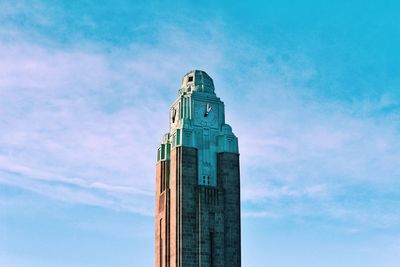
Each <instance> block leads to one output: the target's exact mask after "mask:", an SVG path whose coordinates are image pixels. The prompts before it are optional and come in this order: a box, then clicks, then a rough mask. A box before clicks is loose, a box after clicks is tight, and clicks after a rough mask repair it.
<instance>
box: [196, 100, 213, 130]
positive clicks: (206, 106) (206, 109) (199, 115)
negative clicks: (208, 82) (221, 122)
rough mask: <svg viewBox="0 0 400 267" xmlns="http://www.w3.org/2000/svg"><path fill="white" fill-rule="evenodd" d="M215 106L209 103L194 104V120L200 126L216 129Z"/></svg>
mask: <svg viewBox="0 0 400 267" xmlns="http://www.w3.org/2000/svg"><path fill="white" fill-rule="evenodd" d="M217 112H218V110H217V105H215V104H211V103H201V102H199V103H196V105H195V120H196V122H195V123H196V124H199V125H201V126H208V127H216V126H217V124H218V117H217Z"/></svg>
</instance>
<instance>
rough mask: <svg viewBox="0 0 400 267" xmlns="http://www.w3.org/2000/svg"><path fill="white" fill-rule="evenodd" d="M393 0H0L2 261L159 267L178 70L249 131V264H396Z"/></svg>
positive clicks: (398, 89)
mask: <svg viewBox="0 0 400 267" xmlns="http://www.w3.org/2000/svg"><path fill="white" fill-rule="evenodd" d="M399 8H400V5H399V4H398V3H396V1H380V2H378V1H334V3H332V1H319V2H318V3H317V1H267V2H266V1H259V2H257V1H245V2H243V3H231V2H228V1H205V2H199V1H188V2H185V1H176V2H167V1H146V2H144V3H141V2H137V3H136V2H134V1H123V0H114V1H89V0H87V1H17V0H16V1H5V0H3V1H1V0H0V25H1V27H0V133H1V134H0V266H5V267H28V266H42V267H50V266H51V267H53V266H57V267H63V266H74V267H90V266H96V267H106V266H113V267H114V266H121V267H124V266H153V257H154V255H153V251H154V245H153V236H154V234H153V225H154V223H153V209H154V188H155V185H154V182H155V155H156V153H155V152H156V147H157V145H158V143H159V142H160V141H161V138H162V136H163V134H164V133H165V132H166V131H167V130H168V107H169V105H170V104H171V103H172V101H173V100H174V99H175V97H176V96H177V91H178V88H179V85H180V81H181V78H182V76H183V75H184V74H185V73H187V72H188V71H189V70H192V69H202V70H205V71H207V73H208V74H209V75H210V76H211V77H212V78H213V79H214V83H215V85H216V92H217V94H218V96H220V97H221V98H222V100H223V101H224V102H225V105H226V118H227V122H228V123H229V124H230V125H231V126H232V127H233V129H234V132H235V133H236V135H237V136H238V137H239V145H240V152H241V171H242V173H241V175H242V176H241V179H242V239H243V240H242V258H243V260H242V261H243V266H244V267H253V266H254V267H258V266H261V267H263V266H265V267H312V266H315V267H338V266H340V267H346V266H351V267H357V266H360V267H361V266H362V267H399V266H400V260H399V259H398V255H400V164H399V161H400V78H399V77H400V51H399V49H398V48H399V47H400V27H399V25H400V21H399V18H398V12H397V10H399Z"/></svg>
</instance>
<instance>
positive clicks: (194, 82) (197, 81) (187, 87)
mask: <svg viewBox="0 0 400 267" xmlns="http://www.w3.org/2000/svg"><path fill="white" fill-rule="evenodd" d="M214 90H215V89H214V82H213V80H212V79H211V77H210V76H209V75H208V74H207V73H206V72H205V71H202V70H192V71H190V72H188V73H187V74H186V75H185V76H183V79H182V85H181V89H180V90H179V94H180V95H185V94H191V93H192V92H194V91H196V92H201V93H208V94H213V95H215V92H214Z"/></svg>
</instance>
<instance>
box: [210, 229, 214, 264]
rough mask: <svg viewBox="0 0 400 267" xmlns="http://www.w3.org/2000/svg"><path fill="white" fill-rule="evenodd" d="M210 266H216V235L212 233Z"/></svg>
mask: <svg viewBox="0 0 400 267" xmlns="http://www.w3.org/2000/svg"><path fill="white" fill-rule="evenodd" d="M210 266H211V267H214V266H215V258H214V233H213V232H210Z"/></svg>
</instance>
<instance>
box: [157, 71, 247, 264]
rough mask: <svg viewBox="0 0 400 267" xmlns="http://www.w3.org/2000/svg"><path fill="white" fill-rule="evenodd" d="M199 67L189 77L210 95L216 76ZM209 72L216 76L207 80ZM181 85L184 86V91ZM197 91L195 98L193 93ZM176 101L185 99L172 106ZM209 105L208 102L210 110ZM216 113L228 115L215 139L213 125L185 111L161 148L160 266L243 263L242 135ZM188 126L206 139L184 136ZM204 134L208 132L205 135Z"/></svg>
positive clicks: (158, 186) (188, 128)
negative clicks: (239, 139)
mask: <svg viewBox="0 0 400 267" xmlns="http://www.w3.org/2000/svg"><path fill="white" fill-rule="evenodd" d="M196 72H199V71H193V72H190V73H189V74H187V75H186V76H185V77H184V81H189V80H190V78H188V77H192V81H193V79H194V81H193V82H194V84H196V86H199V88H201V87H202V83H204V84H206V85H207V92H206V94H211V96H213V95H212V94H214V87H213V82H212V80H211V78H209V76H208V75H207V74H205V73H204V72H201V75H203V76H201V75H200V74H197V73H196ZM190 75H192V76H190ZM206 75H207V76H206ZM195 77H196V78H195ZM198 77H200V78H201V79H200V78H198ZM204 77H205V78H206V79H208V78H209V79H210V80H211V81H210V80H207V81H205V78H204ZM185 85H186V84H185ZM203 87H204V86H203ZM182 90H183V89H182V88H181V90H180V92H182ZM186 90H187V88H186ZM193 91H195V90H191V92H192V94H191V95H190V96H189V98H188V100H184V101H186V102H188V103H191V102H193V103H192V104H191V105H189V107H190V106H191V107H194V106H195V105H196V99H198V98H196V97H197V96H196V95H195V94H194V93H193ZM214 95H215V94H214ZM184 96H185V95H184ZM192 96H194V97H193V98H190V97H192ZM200 96H201V95H200ZM186 97H187V96H186ZM193 99H195V100H193ZM213 100H214V101H215V103H217V101H219V102H218V103H219V105H220V106H219V108H218V109H217V111H218V112H222V113H223V112H224V109H223V103H222V102H221V101H220V100H219V99H217V98H216V97H215V96H214V98H213ZM176 103H180V102H179V101H178V102H175V103H174V104H173V105H176ZM208 105H209V104H208V103H207V106H206V108H207V109H209V107H208ZM213 105H214V106H215V104H213ZM178 106H179V107H180V108H181V106H180V105H178ZM206 112H207V111H206ZM208 112H209V111H208ZM188 113H189V115H190V114H191V113H192V114H193V113H194V112H192V111H190V108H189V109H188ZM206 115H208V114H206ZM206 115H204V117H206ZM173 116H176V114H174V115H173ZM197 116H198V115H197ZM215 117H218V118H223V119H222V120H221V121H219V123H218V125H215V126H216V129H215V130H214V133H215V138H211V139H210V140H208V139H207V138H210V135H211V136H212V134H213V133H211V134H210V130H209V129H208V128H210V126H212V125H210V124H209V125H203V126H196V118H195V117H194V116H188V117H187V120H185V116H179V119H181V120H182V121H181V122H180V125H181V126H180V127H179V126H174V125H172V124H176V122H175V119H173V120H172V121H171V131H170V133H168V134H166V135H165V137H164V140H163V142H162V144H161V146H160V147H159V149H158V153H157V166H156V185H157V188H156V212H155V213H156V214H155V215H156V216H155V218H156V219H155V235H156V236H155V240H156V244H155V249H156V253H155V254H156V257H155V266H156V267H178V266H179V267H239V266H241V245H240V242H241V239H240V170H239V153H238V150H237V138H236V137H235V136H234V135H233V133H232V129H231V128H230V126H229V125H227V124H225V122H224V114H216V115H214V118H215ZM185 131H186V132H191V133H193V134H194V136H195V135H196V134H199V133H200V134H201V135H200V137H201V138H198V137H197V138H191V137H189V138H191V140H192V141H191V142H189V141H188V140H184V138H185V137H184V136H183V133H184V132H185ZM204 135H207V136H206V137H205V138H204ZM202 136H203V137H202ZM196 140H197V141H196ZM198 140H200V141H198ZM204 140H206V141H204ZM213 147H214V149H213ZM214 173H215V175H213V174H214ZM205 174H206V175H207V176H206V175H205Z"/></svg>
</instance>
